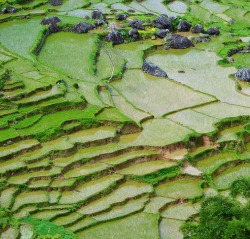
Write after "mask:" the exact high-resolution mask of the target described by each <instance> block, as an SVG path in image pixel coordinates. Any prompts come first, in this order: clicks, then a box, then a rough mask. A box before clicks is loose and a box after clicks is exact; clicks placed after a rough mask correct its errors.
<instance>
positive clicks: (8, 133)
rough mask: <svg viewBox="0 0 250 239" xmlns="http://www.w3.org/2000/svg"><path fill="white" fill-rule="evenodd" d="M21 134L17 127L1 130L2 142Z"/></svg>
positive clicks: (0, 138)
mask: <svg viewBox="0 0 250 239" xmlns="http://www.w3.org/2000/svg"><path fill="white" fill-rule="evenodd" d="M18 136H19V134H18V133H17V131H16V130H15V129H5V130H0V143H1V142H3V141H6V140H9V139H13V138H16V137H18Z"/></svg>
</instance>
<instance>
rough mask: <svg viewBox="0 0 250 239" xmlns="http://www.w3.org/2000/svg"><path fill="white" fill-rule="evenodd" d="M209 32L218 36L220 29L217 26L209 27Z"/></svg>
mask: <svg viewBox="0 0 250 239" xmlns="http://www.w3.org/2000/svg"><path fill="white" fill-rule="evenodd" d="M207 34H209V35H213V36H218V35H220V30H219V29H218V28H217V27H211V28H208V29H207Z"/></svg>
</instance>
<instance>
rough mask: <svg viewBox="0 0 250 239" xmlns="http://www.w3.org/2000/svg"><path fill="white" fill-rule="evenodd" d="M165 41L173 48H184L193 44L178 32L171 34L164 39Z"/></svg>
mask: <svg viewBox="0 0 250 239" xmlns="http://www.w3.org/2000/svg"><path fill="white" fill-rule="evenodd" d="M166 41H167V42H168V43H169V46H170V47H171V48H174V49H186V48H189V47H191V46H194V44H193V43H192V42H191V41H190V40H189V39H188V38H187V37H184V36H181V35H179V34H172V35H171V36H170V37H168V38H167V39H166Z"/></svg>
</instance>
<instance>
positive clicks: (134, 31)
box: [129, 28, 140, 40]
mask: <svg viewBox="0 0 250 239" xmlns="http://www.w3.org/2000/svg"><path fill="white" fill-rule="evenodd" d="M129 36H130V37H131V38H133V39H134V40H138V39H139V38H140V34H139V32H138V30H137V29H135V28H133V29H131V30H130V31H129Z"/></svg>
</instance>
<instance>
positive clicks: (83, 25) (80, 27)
mask: <svg viewBox="0 0 250 239" xmlns="http://www.w3.org/2000/svg"><path fill="white" fill-rule="evenodd" d="M92 29H93V26H92V25H91V24H89V23H87V22H78V23H77V24H76V25H75V26H74V27H73V30H72V31H73V32H75V33H86V32H88V31H89V30H92Z"/></svg>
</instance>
